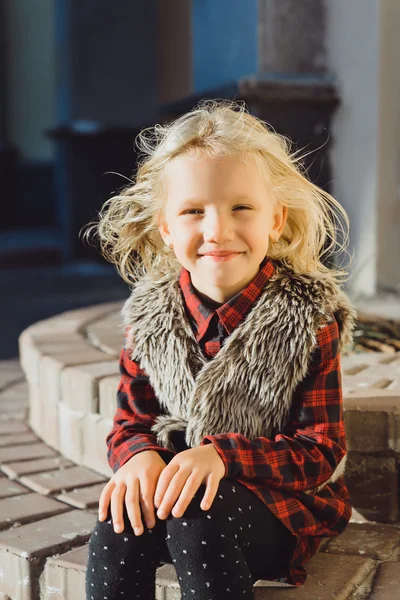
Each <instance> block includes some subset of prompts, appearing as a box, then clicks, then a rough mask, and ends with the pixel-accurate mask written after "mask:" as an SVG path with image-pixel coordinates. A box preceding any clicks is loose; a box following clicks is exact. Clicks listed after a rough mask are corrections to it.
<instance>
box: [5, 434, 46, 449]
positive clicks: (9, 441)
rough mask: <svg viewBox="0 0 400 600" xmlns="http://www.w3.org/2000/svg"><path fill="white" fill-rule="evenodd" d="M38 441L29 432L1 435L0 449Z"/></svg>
mask: <svg viewBox="0 0 400 600" xmlns="http://www.w3.org/2000/svg"><path fill="white" fill-rule="evenodd" d="M38 441H40V440H39V438H38V437H37V436H36V435H35V434H34V433H31V432H28V433H19V434H12V435H2V436H1V438H0V447H4V446H18V445H19V444H33V443H34V442H38Z"/></svg>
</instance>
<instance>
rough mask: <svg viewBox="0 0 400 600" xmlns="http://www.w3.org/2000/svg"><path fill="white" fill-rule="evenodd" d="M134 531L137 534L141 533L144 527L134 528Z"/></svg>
mask: <svg viewBox="0 0 400 600" xmlns="http://www.w3.org/2000/svg"><path fill="white" fill-rule="evenodd" d="M134 532H135V534H136V535H140V534H141V533H142V528H141V527H135V528H134Z"/></svg>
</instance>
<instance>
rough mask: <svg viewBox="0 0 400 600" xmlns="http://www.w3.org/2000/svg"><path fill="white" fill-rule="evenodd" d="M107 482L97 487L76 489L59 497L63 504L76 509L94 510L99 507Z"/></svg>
mask: <svg viewBox="0 0 400 600" xmlns="http://www.w3.org/2000/svg"><path fill="white" fill-rule="evenodd" d="M105 484H106V481H103V483H100V484H97V485H90V486H87V487H81V488H76V489H74V490H70V491H69V492H64V493H62V494H60V495H59V496H57V498H58V500H60V501H61V502H66V503H67V504H70V505H71V506H75V508H94V507H97V506H98V505H99V498H100V494H101V492H102V491H103V489H104V486H105Z"/></svg>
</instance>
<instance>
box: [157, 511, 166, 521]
mask: <svg viewBox="0 0 400 600" xmlns="http://www.w3.org/2000/svg"><path fill="white" fill-rule="evenodd" d="M165 514H166V513H165V510H159V511H157V515H158V516H159V518H160V519H162V518H163V517H165Z"/></svg>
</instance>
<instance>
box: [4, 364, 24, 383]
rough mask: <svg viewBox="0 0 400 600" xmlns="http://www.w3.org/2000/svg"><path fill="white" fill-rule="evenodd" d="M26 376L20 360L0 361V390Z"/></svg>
mask: <svg viewBox="0 0 400 600" xmlns="http://www.w3.org/2000/svg"><path fill="white" fill-rule="evenodd" d="M23 378H24V372H23V370H22V368H21V365H20V363H19V361H18V360H2V361H0V390H4V389H5V388H7V387H8V386H10V385H11V384H13V383H17V382H19V381H20V380H21V379H23Z"/></svg>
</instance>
